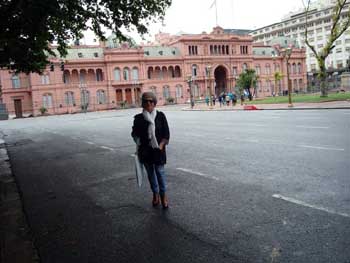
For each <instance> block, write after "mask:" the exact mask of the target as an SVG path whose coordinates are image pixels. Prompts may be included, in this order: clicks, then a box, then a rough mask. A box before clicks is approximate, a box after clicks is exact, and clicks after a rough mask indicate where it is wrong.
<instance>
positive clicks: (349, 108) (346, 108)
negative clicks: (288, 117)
mask: <svg viewBox="0 0 350 263" xmlns="http://www.w3.org/2000/svg"><path fill="white" fill-rule="evenodd" d="M261 110H275V111H278V110H350V107H324V108H276V109H272V108H267V109H259V108H258V109H256V110H254V111H261ZM182 111H252V110H244V109H222V110H220V109H182Z"/></svg>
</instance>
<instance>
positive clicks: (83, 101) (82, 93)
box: [79, 83, 89, 113]
mask: <svg viewBox="0 0 350 263" xmlns="http://www.w3.org/2000/svg"><path fill="white" fill-rule="evenodd" d="M79 88H80V96H81V109H82V110H83V111H84V112H85V113H86V112H87V107H88V105H89V101H88V99H87V96H88V93H87V90H86V88H87V87H86V84H84V83H80V85H79Z"/></svg>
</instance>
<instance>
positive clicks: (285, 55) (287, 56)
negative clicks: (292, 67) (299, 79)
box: [281, 47, 293, 107]
mask: <svg viewBox="0 0 350 263" xmlns="http://www.w3.org/2000/svg"><path fill="white" fill-rule="evenodd" d="M281 55H282V57H283V59H285V60H286V66H287V87H288V107H293V104H292V87H291V80H290V78H289V66H288V64H289V59H290V56H291V55H292V48H291V47H288V48H285V49H283V50H282V51H281Z"/></svg>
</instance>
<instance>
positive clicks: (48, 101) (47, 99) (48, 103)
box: [43, 94, 52, 109]
mask: <svg viewBox="0 0 350 263" xmlns="http://www.w3.org/2000/svg"><path fill="white" fill-rule="evenodd" d="M43 107H44V108H46V109H49V108H52V95H51V94H44V95H43Z"/></svg>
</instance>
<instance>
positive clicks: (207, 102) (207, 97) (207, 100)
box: [205, 96, 209, 106]
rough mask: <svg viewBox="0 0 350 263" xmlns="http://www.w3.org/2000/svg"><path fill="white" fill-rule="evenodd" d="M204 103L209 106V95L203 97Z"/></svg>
mask: <svg viewBox="0 0 350 263" xmlns="http://www.w3.org/2000/svg"><path fill="white" fill-rule="evenodd" d="M205 103H206V104H207V106H209V96H206V97H205Z"/></svg>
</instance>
